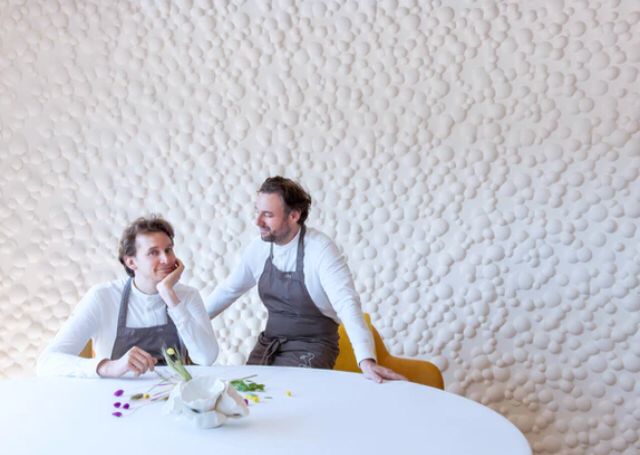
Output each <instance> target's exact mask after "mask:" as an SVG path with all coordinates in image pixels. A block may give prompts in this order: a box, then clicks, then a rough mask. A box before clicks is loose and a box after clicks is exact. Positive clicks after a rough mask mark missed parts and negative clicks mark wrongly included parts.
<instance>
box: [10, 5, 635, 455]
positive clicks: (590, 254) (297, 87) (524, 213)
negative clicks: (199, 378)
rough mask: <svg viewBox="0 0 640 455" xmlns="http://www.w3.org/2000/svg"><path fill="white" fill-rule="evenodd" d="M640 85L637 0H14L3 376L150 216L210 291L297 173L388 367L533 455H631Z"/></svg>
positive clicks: (241, 325)
mask: <svg viewBox="0 0 640 455" xmlns="http://www.w3.org/2000/svg"><path fill="white" fill-rule="evenodd" d="M639 69H640V2H638V1H636V0H624V1H620V0H601V1H596V0H540V1H539V0H531V1H524V0H522V1H471V0H450V1H446V0H443V1H439V0H431V1H426V0H425V1H419V0H407V1H402V0H397V1H394V0H389V1H384V0H383V1H374V0H363V1H343V0H340V1H319V0H318V1H300V2H297V1H292V0H290V1H287V0H283V1H274V2H267V1H258V0H255V1H242V0H238V1H230V2H227V1H212V0H201V1H198V0H194V1H189V0H182V1H169V0H164V1H161V0H158V1H156V0H146V1H134V0H130V1H121V2H102V1H98V0H95V1H93V2H91V1H70V0H69V1H67V0H58V1H45V0H42V1H37V0H0V159H1V170H2V173H1V175H0V200H1V205H0V252H1V257H2V261H0V272H1V273H0V292H1V295H2V296H3V297H2V298H1V299H2V300H1V304H0V318H1V321H2V330H1V332H0V334H1V339H0V341H1V344H0V376H3V377H15V376H22V375H30V374H33V372H34V364H35V359H36V357H37V355H38V353H39V352H40V350H41V349H42V348H43V347H44V346H45V344H46V343H47V341H48V340H49V339H50V338H51V337H52V336H53V334H54V333H55V332H56V330H57V329H58V328H59V327H60V325H61V324H62V322H63V321H64V320H65V319H66V318H67V316H68V315H69V313H70V311H71V310H72V309H73V307H74V306H75V305H76V304H77V302H78V301H79V299H80V297H81V296H82V295H83V294H84V293H85V292H86V291H87V290H88V289H89V287H90V286H91V285H92V284H95V283H98V282H100V281H104V280H107V279H113V278H115V277H117V276H121V275H122V273H123V272H122V270H121V269H120V266H119V264H118V262H117V259H116V258H115V255H116V251H115V250H116V245H117V239H118V237H119V235H120V232H121V230H122V228H123V226H124V225H125V224H126V223H127V222H128V221H129V220H131V219H132V218H134V217H136V216H138V215H140V214H144V213H149V212H159V213H162V214H164V215H165V216H166V217H167V218H168V219H169V220H170V221H172V222H174V224H175V225H176V228H177V231H178V235H177V251H178V253H179V255H180V256H181V257H182V259H183V260H184V261H185V263H186V264H187V268H188V270H187V271H186V273H185V281H186V282H188V283H189V284H191V285H194V286H197V287H199V288H200V289H201V292H202V294H203V296H206V295H208V294H209V292H210V291H211V290H212V289H213V287H214V286H215V284H216V283H218V282H219V281H220V280H221V279H223V278H224V277H225V276H227V275H228V274H229V272H230V270H231V269H232V267H233V266H234V265H235V264H236V262H237V261H238V259H239V257H240V254H241V252H242V250H243V248H244V247H245V246H246V245H247V243H248V242H249V240H250V239H252V238H253V237H254V236H255V235H257V231H256V229H255V227H254V226H253V213H254V209H253V203H254V201H253V200H254V195H255V190H256V189H257V187H258V185H259V184H260V182H261V181H262V180H263V179H264V178H265V177H266V176H269V175H274V174H284V175H287V176H289V177H293V178H296V179H299V180H300V181H301V182H302V183H303V184H304V185H305V186H306V187H307V188H308V189H309V190H310V192H311V194H312V196H313V198H314V205H313V207H312V213H311V217H310V225H312V226H314V227H317V228H319V229H320V230H323V231H324V232H326V233H327V234H329V235H331V236H333V237H334V238H335V240H336V242H337V243H338V244H339V245H340V246H341V247H342V249H343V250H344V253H345V255H346V257H347V258H348V261H349V264H350V265H351V267H352V270H353V273H354V278H355V281H356V285H357V289H358V291H359V292H360V294H361V297H362V302H363V307H364V309H365V310H366V311H368V312H370V313H371V314H372V317H373V320H374V323H375V324H376V326H377V327H378V328H379V329H380V331H381V333H382V335H383V337H384V339H385V342H386V343H387V345H388V346H389V348H390V350H391V351H392V352H393V353H394V354H398V355H404V356H409V357H417V358H425V359H432V360H434V361H435V362H436V363H437V364H438V365H439V366H440V367H441V368H442V369H443V371H444V375H445V379H446V383H447V388H448V390H449V391H452V392H455V393H459V394H462V395H464V396H466V397H469V398H471V399H474V400H477V401H479V402H481V403H484V404H486V405H488V406H490V407H491V408H493V409H495V410H496V411H498V412H500V413H502V414H503V415H505V416H506V417H507V418H509V419H510V420H511V421H512V422H514V423H515V424H516V425H517V426H518V427H519V428H520V429H521V430H522V431H523V432H524V433H525V435H526V436H527V438H528V439H529V441H530V443H531V445H532V447H533V449H534V452H535V453H540V454H583V453H585V454H586V453H589V454H615V453H625V454H635V453H640V439H639V438H640V393H639V391H640V381H639V379H638V378H639V377H640V339H639V338H640V336H639V333H640V328H639V327H640V311H639V310H640V284H639V282H638V280H639V278H638V277H639V275H640V247H639V245H640V242H639V239H640V232H639V224H640V179H639V173H640V134H639V131H640V89H639V87H640V84H639V83H638V71H639ZM264 317H265V312H264V310H262V308H261V306H260V304H259V302H258V299H257V296H256V295H255V293H253V294H251V295H247V296H245V297H244V298H242V299H241V300H240V301H239V302H237V303H236V304H235V305H234V306H232V307H231V308H230V309H229V310H227V311H226V312H225V313H224V314H223V316H222V317H220V318H219V319H216V320H215V321H214V322H213V324H214V327H215V328H216V330H217V335H218V338H219V340H220V342H221V348H222V352H221V356H220V360H219V362H220V363H223V364H224V363H231V364H238V363H242V362H244V360H245V357H246V355H247V353H248V350H249V348H250V347H251V346H252V344H253V341H254V337H255V336H256V335H257V333H258V331H259V329H260V327H261V324H262V323H263V321H264Z"/></svg>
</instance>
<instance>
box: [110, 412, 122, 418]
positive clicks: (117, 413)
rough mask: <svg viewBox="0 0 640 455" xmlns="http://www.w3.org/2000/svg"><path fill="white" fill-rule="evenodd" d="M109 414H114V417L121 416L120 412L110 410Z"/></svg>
mask: <svg viewBox="0 0 640 455" xmlns="http://www.w3.org/2000/svg"><path fill="white" fill-rule="evenodd" d="M111 415H112V416H114V417H122V413H121V412H112V413H111Z"/></svg>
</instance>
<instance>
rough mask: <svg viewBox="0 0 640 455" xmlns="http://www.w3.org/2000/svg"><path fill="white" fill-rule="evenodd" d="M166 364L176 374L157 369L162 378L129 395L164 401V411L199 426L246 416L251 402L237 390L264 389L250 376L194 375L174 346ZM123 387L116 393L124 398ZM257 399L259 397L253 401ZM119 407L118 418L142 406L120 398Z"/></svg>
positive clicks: (262, 385)
mask: <svg viewBox="0 0 640 455" xmlns="http://www.w3.org/2000/svg"><path fill="white" fill-rule="evenodd" d="M163 355H164V358H165V361H166V363H167V366H169V367H170V368H171V369H172V370H173V371H174V372H175V373H177V375H165V374H163V373H160V372H159V371H158V370H156V374H157V375H158V376H160V378H161V379H162V380H161V381H160V382H159V383H157V384H155V385H154V386H152V387H151V388H150V389H149V390H147V391H146V392H145V393H136V394H133V395H131V396H130V399H131V400H132V401H136V402H137V401H147V402H148V403H151V402H157V401H165V400H166V403H165V406H164V410H163V412H164V413H165V414H174V415H177V416H179V417H180V418H182V419H185V420H187V421H189V422H191V423H192V424H193V425H195V426H196V427H198V428H215V427H219V426H220V425H222V424H224V423H225V422H226V421H227V420H228V419H229V418H239V417H244V416H246V415H248V414H249V407H248V406H247V404H248V401H247V400H245V399H244V398H243V397H242V396H240V394H239V393H238V392H237V391H236V388H238V390H240V391H261V392H263V391H264V384H257V383H255V382H253V381H249V380H248V378H243V379H236V380H233V381H223V380H222V379H220V378H217V377H215V376H199V377H196V378H193V377H192V376H191V374H190V373H189V371H188V370H187V368H186V367H185V366H184V363H183V361H182V358H181V356H180V354H179V353H178V352H177V351H176V350H175V349H174V348H168V349H166V350H164V351H163ZM123 394H124V391H123V390H117V391H116V392H115V393H114V395H115V396H116V397H122V396H123ZM252 401H254V402H257V401H256V400H252ZM113 406H114V407H115V408H117V410H116V411H115V412H113V415H114V416H116V417H121V416H123V415H124V411H128V412H129V413H131V412H134V411H136V410H137V409H139V408H140V406H131V404H130V403H127V402H125V403H122V402H120V401H117V402H115V403H114V404H113Z"/></svg>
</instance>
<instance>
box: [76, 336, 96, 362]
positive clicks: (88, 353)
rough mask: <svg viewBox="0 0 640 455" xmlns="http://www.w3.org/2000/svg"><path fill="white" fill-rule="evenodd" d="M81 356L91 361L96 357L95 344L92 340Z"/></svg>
mask: <svg viewBox="0 0 640 455" xmlns="http://www.w3.org/2000/svg"><path fill="white" fill-rule="evenodd" d="M79 355H80V357H84V358H85V359H91V358H93V357H94V355H95V354H94V352H93V343H92V342H91V340H89V341H87V344H86V346H85V347H84V349H83V350H82V352H80V354H79Z"/></svg>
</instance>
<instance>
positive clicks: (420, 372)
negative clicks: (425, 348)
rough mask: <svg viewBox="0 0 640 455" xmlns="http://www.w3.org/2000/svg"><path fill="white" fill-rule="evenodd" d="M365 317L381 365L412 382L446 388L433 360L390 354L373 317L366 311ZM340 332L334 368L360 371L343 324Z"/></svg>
mask: <svg viewBox="0 0 640 455" xmlns="http://www.w3.org/2000/svg"><path fill="white" fill-rule="evenodd" d="M364 318H365V321H367V325H368V326H369V330H371V333H372V334H373V340H374V342H375V346H376V354H377V355H378V363H379V364H380V365H383V366H385V367H387V368H391V369H392V370H394V371H396V372H397V373H400V374H401V375H403V376H406V377H407V379H409V380H410V381H411V382H417V383H419V384H424V385H428V386H431V387H435V388H438V389H442V390H444V379H443V377H442V373H441V372H440V370H439V369H438V367H437V366H435V365H434V364H433V363H431V362H427V361H426V360H417V359H404V358H400V357H394V356H392V355H391V354H389V351H387V348H386V346H385V345H384V342H383V341H382V338H381V337H380V334H379V333H378V331H377V330H376V328H375V327H374V326H373V325H372V324H371V317H370V316H369V314H368V313H365V314H364ZM338 334H339V335H340V341H339V348H340V354H338V358H337V360H336V364H335V366H334V367H333V369H334V370H340V371H352V372H355V373H360V368H358V362H357V361H356V358H355V355H354V354H353V347H352V346H351V342H350V341H349V337H348V336H347V332H346V331H345V329H344V326H343V325H342V324H340V327H339V329H338Z"/></svg>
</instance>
